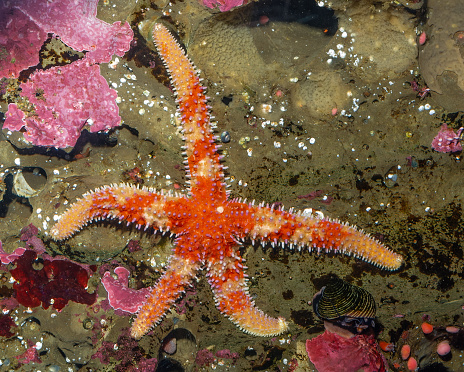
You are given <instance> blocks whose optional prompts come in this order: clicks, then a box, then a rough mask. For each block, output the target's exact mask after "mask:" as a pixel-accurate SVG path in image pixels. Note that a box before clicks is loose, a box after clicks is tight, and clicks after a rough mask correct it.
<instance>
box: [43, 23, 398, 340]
mask: <svg viewBox="0 0 464 372" xmlns="http://www.w3.org/2000/svg"><path fill="white" fill-rule="evenodd" d="M152 35H153V39H154V42H155V44H156V46H157V48H158V51H159V53H160V55H161V57H162V58H163V60H164V63H165V64H166V67H167V69H168V71H169V73H170V77H171V82H172V84H173V86H174V89H175V91H176V94H177V104H178V109H179V112H180V116H181V120H182V133H183V137H184V140H185V153H186V162H185V164H186V169H187V174H188V176H189V178H190V181H189V183H190V188H189V193H188V195H182V194H172V193H171V192H166V191H163V190H161V191H160V192H158V191H156V190H153V189H149V188H145V187H143V188H138V187H134V186H129V185H125V184H121V185H112V186H103V187H102V188H100V189H97V190H95V191H92V192H90V193H87V194H85V195H84V196H83V198H82V199H81V200H79V201H77V202H76V203H75V204H74V205H72V206H71V207H70V209H69V210H68V211H66V212H65V213H64V214H63V215H62V216H61V218H60V220H59V221H58V223H57V224H56V225H55V226H54V227H53V228H52V230H51V234H52V236H53V238H55V239H58V240H60V239H66V238H68V237H69V236H71V235H72V234H73V233H75V232H76V231H78V230H80V229H81V228H82V227H83V226H84V225H86V224H87V223H89V222H90V221H98V220H100V219H116V220H119V221H122V220H125V221H127V223H133V224H135V225H136V226H137V227H139V228H140V227H145V228H148V227H152V228H153V229H154V230H155V231H170V232H172V233H174V234H175V235H176V240H175V250H174V253H173V254H172V256H171V257H170V259H169V263H168V267H167V269H166V271H165V272H164V274H163V275H162V276H161V278H160V279H159V280H158V282H157V283H156V284H155V286H154V287H153V290H152V293H151V295H149V296H148V297H147V299H146V302H145V303H144V304H143V306H142V307H141V308H140V309H139V311H138V316H137V318H136V319H135V321H134V323H133V325H132V331H131V334H132V336H133V337H135V338H140V337H142V336H143V335H144V334H145V333H147V332H148V331H149V330H150V328H151V327H152V326H153V325H154V324H157V323H158V322H160V320H161V319H162V317H163V316H164V314H165V313H166V312H167V311H168V310H169V308H170V307H171V306H172V304H173V303H174V301H175V300H176V299H177V298H178V297H179V296H181V294H182V293H183V291H184V290H185V288H186V286H187V285H188V284H189V282H190V281H191V280H192V279H193V278H194V277H195V275H196V273H197V271H198V270H199V269H200V268H202V267H204V268H205V269H206V271H207V277H208V281H209V284H210V285H211V288H212V291H213V293H214V297H215V301H216V306H217V308H218V309H219V310H220V311H221V312H222V313H223V314H224V315H226V316H228V317H229V318H230V319H231V320H232V321H233V322H234V323H235V324H237V325H238V326H239V327H240V328H241V329H243V330H244V331H246V332H248V333H251V334H253V335H259V336H273V335H277V334H280V333H282V332H284V331H286V330H287V328H288V325H287V322H286V321H285V319H283V318H280V317H279V318H272V317H269V316H267V315H266V314H264V313H263V312H262V311H261V310H259V309H258V308H257V307H256V306H255V304H254V301H253V300H252V298H251V297H250V295H249V293H248V287H247V282H246V274H245V272H244V268H245V267H244V264H243V261H244V260H243V258H242V257H241V255H240V251H239V246H240V241H242V240H243V239H251V240H253V241H254V240H257V239H259V240H261V241H263V242H270V243H271V244H272V245H274V244H277V243H280V244H282V245H283V244H289V245H290V246H297V247H299V248H301V247H307V248H308V249H309V250H311V249H312V248H316V249H317V250H318V251H320V250H325V251H327V252H329V251H334V252H341V253H345V254H347V255H353V256H355V257H358V258H361V259H364V260H365V261H368V262H371V263H372V264H374V265H377V266H379V267H381V268H383V269H387V270H395V269H398V268H399V267H400V266H401V263H402V257H401V256H400V255H398V254H396V253H394V252H392V251H391V250H390V249H388V248H386V247H385V246H383V245H382V244H381V243H380V242H378V241H376V240H375V239H373V238H372V237H370V236H369V235H366V234H364V233H363V232H362V231H359V230H357V229H356V228H355V227H351V226H348V225H347V224H344V223H340V222H339V221H332V220H329V219H326V218H320V217H319V216H317V215H315V214H312V215H302V214H301V213H299V212H298V213H292V211H291V210H290V211H288V212H286V211H284V210H282V209H281V208H278V209H274V208H273V207H269V206H265V205H264V203H263V204H260V205H254V204H253V203H246V202H242V201H240V200H237V199H229V198H228V192H227V191H226V187H225V184H224V173H223V166H222V165H221V163H220V156H219V154H218V145H217V144H216V142H215V136H214V135H213V131H212V125H211V123H210V116H209V111H208V106H207V99H206V97H205V95H204V88H203V86H202V85H201V84H200V79H199V77H198V73H197V71H196V69H195V68H194V66H193V64H192V63H191V62H190V61H189V59H188V58H187V56H186V55H185V54H184V52H183V51H182V49H181V48H180V46H179V45H178V44H177V42H176V41H175V40H174V38H173V37H172V35H171V34H170V33H169V31H168V30H167V29H166V28H165V27H164V26H162V25H161V24H155V26H154V27H153V31H152Z"/></svg>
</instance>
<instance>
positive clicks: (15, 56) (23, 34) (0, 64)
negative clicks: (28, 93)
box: [0, 4, 47, 78]
mask: <svg viewBox="0 0 464 372" xmlns="http://www.w3.org/2000/svg"><path fill="white" fill-rule="evenodd" d="M0 14H2V16H1V17H0V78H1V77H8V78H17V77H18V76H19V73H20V72H21V71H22V70H25V69H27V68H28V67H30V66H35V65H37V64H38V63H39V50H40V48H41V46H42V44H43V43H44V41H45V40H46V39H47V33H46V32H45V31H43V30H42V29H40V28H39V26H37V25H36V24H35V23H34V22H32V21H31V20H30V19H29V17H27V16H26V15H25V14H24V13H22V12H21V11H20V10H18V9H9V8H6V7H5V6H4V5H3V4H0Z"/></svg>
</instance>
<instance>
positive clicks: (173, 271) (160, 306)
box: [131, 254, 200, 339]
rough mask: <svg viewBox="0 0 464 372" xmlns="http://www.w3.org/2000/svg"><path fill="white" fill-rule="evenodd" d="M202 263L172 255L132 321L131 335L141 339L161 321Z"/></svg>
mask: <svg viewBox="0 0 464 372" xmlns="http://www.w3.org/2000/svg"><path fill="white" fill-rule="evenodd" d="M199 267H200V265H199V264H198V263H197V262H195V261H192V260H186V259H185V258H183V257H182V256H180V255H176V254H174V255H172V256H171V258H170V260H169V266H168V268H167V270H166V272H165V273H164V274H163V275H162V276H161V278H160V279H159V280H158V282H157V283H156V284H155V286H154V288H153V291H152V292H151V294H150V295H148V296H147V300H146V301H145V303H144V304H143V305H142V307H141V308H140V309H139V311H138V314H137V318H136V319H135V321H134V323H132V328H131V336H132V337H134V338H135V339H140V338H141V337H142V336H143V335H145V334H146V333H147V332H148V331H149V330H150V329H151V327H152V326H153V325H155V324H157V323H159V322H160V320H161V319H162V318H163V316H164V314H166V312H167V311H168V310H169V308H170V307H171V306H172V304H173V303H174V301H176V300H177V298H178V297H180V296H181V294H182V293H183V292H184V290H185V288H186V286H187V285H188V284H189V282H190V281H191V280H192V279H193V278H194V277H195V275H196V272H197V271H198V269H199Z"/></svg>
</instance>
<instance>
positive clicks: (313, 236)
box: [249, 207, 403, 270]
mask: <svg viewBox="0 0 464 372" xmlns="http://www.w3.org/2000/svg"><path fill="white" fill-rule="evenodd" d="M254 208H255V212H254V219H255V224H254V226H253V228H252V229H251V230H250V233H249V236H250V237H251V238H252V239H261V240H263V241H269V242H271V243H274V244H277V243H284V244H290V245H296V246H298V247H308V248H309V249H310V250H311V249H313V248H314V249H317V251H318V252H320V251H323V250H324V251H326V252H335V253H338V252H340V253H344V254H346V255H348V256H354V257H357V258H360V259H362V260H364V261H367V262H369V263H372V264H374V265H376V266H379V267H381V268H383V269H387V270H397V269H399V267H400V266H401V264H402V262H403V258H402V256H401V255H399V254H397V253H395V252H393V251H392V250H391V249H389V248H387V247H386V246H385V245H383V244H382V243H380V242H379V241H377V240H376V239H374V238H372V237H371V236H370V235H368V234H366V233H364V232H363V231H362V230H358V229H356V228H355V227H353V226H349V225H348V224H345V223H341V222H339V221H337V220H330V219H327V218H320V217H318V216H317V215H315V214H311V215H307V216H306V215H301V214H293V213H289V212H284V211H281V210H274V209H271V208H265V207H254Z"/></svg>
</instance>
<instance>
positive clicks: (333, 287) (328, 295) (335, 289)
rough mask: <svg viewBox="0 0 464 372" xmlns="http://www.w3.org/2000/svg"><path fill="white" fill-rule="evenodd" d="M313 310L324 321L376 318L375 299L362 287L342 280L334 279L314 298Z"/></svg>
mask: <svg viewBox="0 0 464 372" xmlns="http://www.w3.org/2000/svg"><path fill="white" fill-rule="evenodd" d="M313 309H314V312H315V313H316V315H317V316H318V317H319V318H321V319H324V320H328V321H333V320H336V319H339V318H358V319H373V318H375V301H374V297H372V295H371V294H370V293H369V292H368V291H366V290H365V289H363V288H361V287H357V286H355V285H352V284H350V283H348V282H345V281H344V280H342V279H339V278H336V279H332V280H331V281H330V282H329V283H328V284H327V285H326V286H325V287H323V288H322V289H321V291H320V292H319V293H318V294H316V295H315V296H314V299H313Z"/></svg>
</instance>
